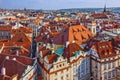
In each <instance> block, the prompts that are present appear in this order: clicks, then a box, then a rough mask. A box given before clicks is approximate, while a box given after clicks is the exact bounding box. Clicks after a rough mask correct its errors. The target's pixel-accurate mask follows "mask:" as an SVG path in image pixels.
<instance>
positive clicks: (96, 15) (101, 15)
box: [92, 13, 108, 19]
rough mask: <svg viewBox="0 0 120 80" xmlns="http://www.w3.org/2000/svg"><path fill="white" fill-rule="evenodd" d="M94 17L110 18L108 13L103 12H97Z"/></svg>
mask: <svg viewBox="0 0 120 80" xmlns="http://www.w3.org/2000/svg"><path fill="white" fill-rule="evenodd" d="M92 17H94V18H96V19H98V18H108V17H107V15H106V14H103V13H95V14H93V15H92Z"/></svg>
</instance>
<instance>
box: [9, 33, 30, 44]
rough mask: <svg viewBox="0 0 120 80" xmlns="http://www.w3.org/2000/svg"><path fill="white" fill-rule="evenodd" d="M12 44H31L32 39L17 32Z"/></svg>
mask: <svg viewBox="0 0 120 80" xmlns="http://www.w3.org/2000/svg"><path fill="white" fill-rule="evenodd" d="M10 42H25V43H29V44H31V42H32V39H31V38H30V37H29V36H27V35H26V34H25V33H23V32H17V33H16V34H15V35H14V36H13V37H12V39H11V41H10Z"/></svg>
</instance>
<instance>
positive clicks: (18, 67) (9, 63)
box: [0, 54, 34, 80]
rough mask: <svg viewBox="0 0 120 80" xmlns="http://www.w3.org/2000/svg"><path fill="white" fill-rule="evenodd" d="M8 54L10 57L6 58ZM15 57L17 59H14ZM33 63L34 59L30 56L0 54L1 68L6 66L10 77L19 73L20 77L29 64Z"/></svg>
mask: <svg viewBox="0 0 120 80" xmlns="http://www.w3.org/2000/svg"><path fill="white" fill-rule="evenodd" d="M8 56H9V59H7V58H6V57H8ZM14 58H16V60H13V59H14ZM33 63H34V60H33V59H30V58H28V57H23V56H11V55H4V54H0V70H1V68H2V67H4V68H5V69H6V75H7V76H10V77H12V76H14V75H16V74H18V78H20V77H21V76H22V74H23V73H24V71H25V69H26V68H27V66H28V65H31V66H32V65H33ZM0 80H1V79H0Z"/></svg>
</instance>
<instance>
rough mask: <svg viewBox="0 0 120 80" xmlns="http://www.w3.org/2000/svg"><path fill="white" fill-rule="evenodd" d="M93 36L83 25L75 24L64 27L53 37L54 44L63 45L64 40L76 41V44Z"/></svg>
mask: <svg viewBox="0 0 120 80" xmlns="http://www.w3.org/2000/svg"><path fill="white" fill-rule="evenodd" d="M89 37H93V34H92V33H91V32H90V31H89V30H88V29H87V28H85V27H84V26H82V25H76V26H71V27H68V28H66V29H64V30H63V31H62V32H61V33H60V34H59V35H58V36H56V37H54V38H53V43H54V44H60V45H65V43H66V41H69V42H72V41H73V40H75V41H76V43H77V44H81V43H83V42H85V41H87V40H88V39H89Z"/></svg>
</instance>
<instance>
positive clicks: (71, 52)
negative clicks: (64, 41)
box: [63, 43, 82, 58]
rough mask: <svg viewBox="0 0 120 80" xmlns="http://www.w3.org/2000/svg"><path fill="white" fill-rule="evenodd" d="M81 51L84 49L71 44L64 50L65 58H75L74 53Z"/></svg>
mask: <svg viewBox="0 0 120 80" xmlns="http://www.w3.org/2000/svg"><path fill="white" fill-rule="evenodd" d="M79 50H82V48H81V47H80V46H79V45H78V44H76V43H71V44H69V45H68V47H67V48H65V49H64V53H63V56H64V57H67V58H70V57H72V56H74V52H76V51H79Z"/></svg>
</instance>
